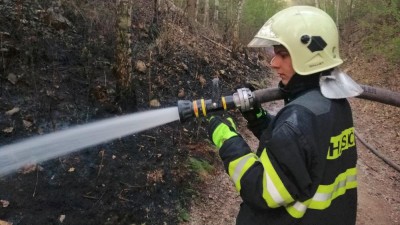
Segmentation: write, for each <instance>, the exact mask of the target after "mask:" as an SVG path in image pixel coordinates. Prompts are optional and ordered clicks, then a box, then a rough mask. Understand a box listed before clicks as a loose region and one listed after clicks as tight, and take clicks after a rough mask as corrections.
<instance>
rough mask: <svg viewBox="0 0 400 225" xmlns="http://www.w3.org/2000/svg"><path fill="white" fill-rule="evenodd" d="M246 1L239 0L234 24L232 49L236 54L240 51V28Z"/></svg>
mask: <svg viewBox="0 0 400 225" xmlns="http://www.w3.org/2000/svg"><path fill="white" fill-rule="evenodd" d="M244 1H245V0H238V2H237V9H236V15H235V20H234V22H233V35H232V37H233V39H232V49H233V52H234V53H237V52H238V51H239V27H240V19H241V16H242V9H243V4H244Z"/></svg>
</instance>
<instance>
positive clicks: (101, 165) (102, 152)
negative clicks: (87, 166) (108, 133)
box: [97, 149, 104, 177]
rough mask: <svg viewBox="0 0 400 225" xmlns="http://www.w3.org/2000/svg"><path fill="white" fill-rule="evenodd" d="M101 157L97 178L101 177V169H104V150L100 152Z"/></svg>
mask: <svg viewBox="0 0 400 225" xmlns="http://www.w3.org/2000/svg"><path fill="white" fill-rule="evenodd" d="M100 155H101V161H100V165H99V171H98V172H97V177H99V176H100V173H101V169H102V168H103V160H104V149H103V150H101V151H100Z"/></svg>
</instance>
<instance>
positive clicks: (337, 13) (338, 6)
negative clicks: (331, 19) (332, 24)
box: [336, 0, 340, 29]
mask: <svg viewBox="0 0 400 225" xmlns="http://www.w3.org/2000/svg"><path fill="white" fill-rule="evenodd" d="M339 8H340V0H337V1H336V26H337V28H338V29H339Z"/></svg>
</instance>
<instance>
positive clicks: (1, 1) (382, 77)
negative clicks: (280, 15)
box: [0, 0, 400, 225]
mask: <svg viewBox="0 0 400 225" xmlns="http://www.w3.org/2000/svg"><path fill="white" fill-rule="evenodd" d="M17 3H18V4H19V5H16V4H17ZM135 3H136V4H137V5H136V6H137V8H140V9H141V10H136V11H135V12H134V15H133V18H134V23H133V26H132V28H133V37H132V39H133V43H132V49H133V61H134V71H133V77H134V78H135V85H134V90H135V91H134V92H135V94H136V106H135V107H132V105H124V104H122V103H121V102H118V101H117V100H116V96H115V93H116V88H115V87H116V85H115V79H114V76H113V69H112V66H111V65H112V64H113V61H114V50H113V49H114V48H113V46H114V44H115V36H114V35H113V30H112V28H113V27H114V22H113V20H112V19H110V18H109V17H107V15H109V14H107V12H108V11H109V9H113V3H106V2H104V3H102V4H104V5H102V4H98V2H97V1H85V2H81V1H77V3H74V2H73V1H64V2H63V4H61V5H59V3H57V2H56V1H51V0H43V1H40V2H39V1H34V0H25V1H7V0H0V50H1V56H0V59H1V60H0V68H2V69H1V70H0V82H1V83H0V146H2V145H7V144H12V143H16V142H19V141H21V140H24V139H26V138H29V137H36V136H39V135H45V134H48V133H52V132H54V131H60V130H64V129H67V128H70V127H73V126H75V125H78V124H79V125H82V124H86V123H89V122H96V121H100V120H104V119H109V118H115V117H118V116H121V115H125V114H130V113H133V112H138V111H140V112H145V111H148V110H155V109H158V108H166V107H170V106H176V103H177V101H178V100H182V99H186V100H193V99H199V98H203V97H205V98H207V97H210V96H212V85H211V80H212V79H213V78H215V77H219V78H220V81H221V93H222V94H225V95H228V94H231V93H232V92H233V90H234V87H236V86H237V85H238V84H243V83H248V82H250V83H252V84H254V85H256V86H257V87H258V88H265V87H271V86H273V87H274V86H276V83H277V80H276V77H274V76H273V75H271V73H270V71H269V69H268V68H267V67H265V66H263V65H265V64H264V63H262V62H261V63H260V62H259V61H258V58H257V56H256V55H255V53H251V54H250V55H248V56H249V58H247V57H246V56H245V55H244V54H239V55H233V54H231V53H230V52H229V51H228V50H227V49H226V48H224V47H223V46H222V45H218V44H216V43H224V42H223V39H222V38H220V37H219V36H218V35H216V34H215V33H214V32H213V31H210V30H208V29H206V28H204V27H195V28H193V27H191V26H188V25H187V23H186V22H184V20H183V19H181V18H180V17H179V16H177V15H173V16H169V17H168V18H164V20H161V19H160V21H158V22H156V24H155V23H153V22H154V21H153V22H152V16H151V15H152V13H153V11H152V10H151V4H152V2H151V1H144V0H143V1H135ZM76 4H82V5H79V6H78V5H76ZM107 4H110V5H107ZM101 7H103V8H101ZM95 9H96V10H97V11H95ZM101 10H104V11H101ZM84 15H90V18H88V17H85V16H84ZM99 15H102V16H99ZM66 18H68V20H65V19H66ZM350 30H351V29H349V31H350ZM199 34H201V35H199ZM343 36H344V37H345V38H344V41H343V48H342V49H343V52H344V55H343V58H344V59H345V61H346V63H345V65H344V66H343V68H344V69H345V70H346V71H347V72H348V73H349V74H350V75H351V76H352V77H353V78H354V79H355V80H356V81H358V82H359V83H361V84H368V85H372V86H378V87H383V88H388V89H390V90H394V91H400V85H399V84H398V81H399V80H400V77H399V74H400V73H399V71H400V68H399V67H396V66H388V64H387V63H386V62H385V61H384V60H382V59H380V58H366V57H364V55H363V54H362V53H361V52H360V50H359V46H357V40H359V36H362V34H359V33H357V32H348V34H346V33H345V34H344V35H343ZM211 40H213V41H211ZM351 104H352V107H353V109H354V114H353V116H354V119H355V123H356V130H357V131H358V133H359V134H360V135H361V136H363V137H364V138H365V139H366V141H367V142H368V143H370V144H371V145H373V146H375V147H376V148H377V149H378V150H380V151H381V152H382V153H383V154H385V155H386V156H387V157H389V158H390V159H392V160H393V161H394V162H395V163H396V164H398V165H399V164H400V158H399V151H400V149H399V144H400V109H399V108H396V107H393V106H387V105H382V104H379V103H374V102H369V101H366V100H360V99H351ZM265 107H266V108H267V109H268V110H270V111H271V112H274V111H275V112H276V111H277V110H279V108H280V107H282V103H281V102H279V101H277V102H271V103H266V104H265ZM132 108H133V109H132ZM233 114H234V115H236V119H237V122H238V124H239V127H240V132H241V133H242V134H243V136H244V137H245V138H246V140H247V141H248V142H249V144H250V146H251V147H252V148H253V149H255V148H256V146H257V144H258V143H257V140H256V139H255V138H254V137H253V136H252V135H251V134H250V132H249V131H248V130H246V129H245V128H244V127H245V125H244V121H243V119H241V118H240V117H239V116H238V114H237V112H233ZM155 119H157V118H155ZM357 144H358V151H359V156H360V157H359V161H358V168H359V178H358V180H359V210H358V219H357V224H358V225H364V224H365V225H367V224H378V225H379V224H382V225H383V224H385V225H387V224H400V192H399V191H398V190H399V188H400V174H399V173H398V172H396V171H395V170H394V169H392V168H391V167H389V166H388V165H387V164H385V163H384V162H382V160H380V159H379V158H377V157H376V156H375V155H374V154H372V153H371V152H370V151H368V150H367V149H366V148H365V147H364V146H363V145H362V144H360V142H357ZM0 151H1V147H0ZM3 160H4V159H3ZM1 162H4V161H1V160H0V170H1V169H2V164H1ZM240 202H241V200H240V197H239V196H238V194H237V193H236V192H235V190H234V189H233V186H232V184H231V182H230V181H229V179H228V176H227V175H226V174H225V173H224V171H223V168H222V165H221V162H220V160H219V158H218V154H217V153H216V152H215V150H214V148H213V147H212V146H211V144H210V142H209V141H208V138H207V133H206V130H205V124H204V121H203V120H201V119H200V120H197V119H189V120H188V121H186V122H184V123H180V122H178V121H176V122H171V123H169V124H166V125H163V126H159V127H156V128H153V129H149V130H146V131H143V132H140V133H136V134H132V135H128V136H126V137H121V138H118V139H117V140H113V141H110V142H107V143H101V144H99V145H96V146H93V147H90V148H86V149H83V150H81V151H79V152H76V153H73V154H68V155H61V156H58V157H56V158H54V159H52V160H48V161H44V162H39V163H38V164H35V165H27V166H26V167H24V168H21V169H19V170H18V171H15V172H14V173H11V174H8V175H7V176H3V177H0V224H1V225H3V224H7V225H8V224H13V225H25V224H29V225H32V224H33V225H36V224H38V225H39V224H40V225H42V224H88V225H89V224H96V225H97V224H152V225H153V224H154V225H158V224H162V225H164V224H182V225H184V224H194V225H197V224H210V225H211V224H213V225H222V224H233V223H234V221H235V217H236V214H237V211H238V208H239V205H240Z"/></svg>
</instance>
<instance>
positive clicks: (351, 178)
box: [346, 175, 357, 182]
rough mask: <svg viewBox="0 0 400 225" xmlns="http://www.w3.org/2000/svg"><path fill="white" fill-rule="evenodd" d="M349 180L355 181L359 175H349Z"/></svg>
mask: <svg viewBox="0 0 400 225" xmlns="http://www.w3.org/2000/svg"><path fill="white" fill-rule="evenodd" d="M346 180H347V182H353V181H356V180H357V175H350V176H347V179H346Z"/></svg>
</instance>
